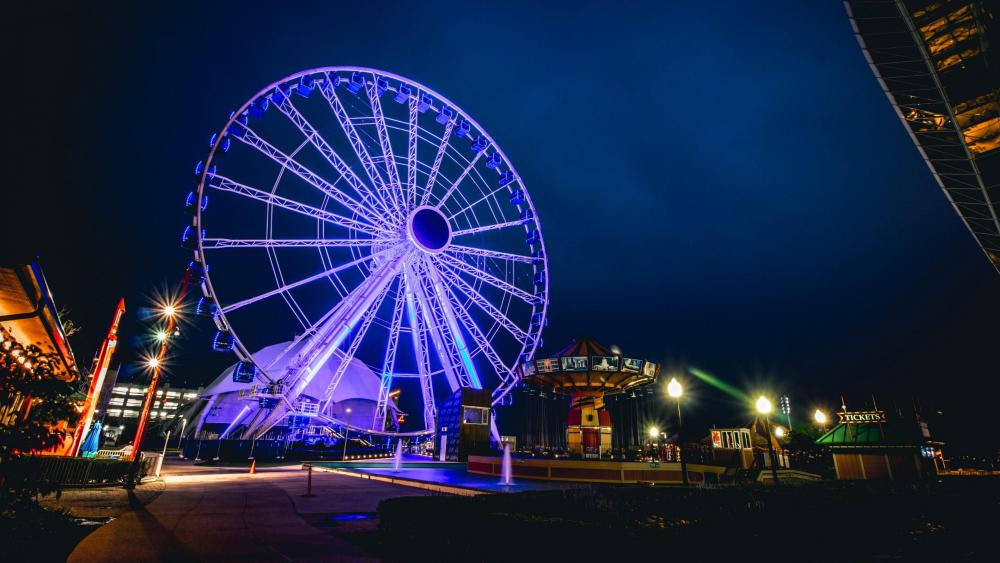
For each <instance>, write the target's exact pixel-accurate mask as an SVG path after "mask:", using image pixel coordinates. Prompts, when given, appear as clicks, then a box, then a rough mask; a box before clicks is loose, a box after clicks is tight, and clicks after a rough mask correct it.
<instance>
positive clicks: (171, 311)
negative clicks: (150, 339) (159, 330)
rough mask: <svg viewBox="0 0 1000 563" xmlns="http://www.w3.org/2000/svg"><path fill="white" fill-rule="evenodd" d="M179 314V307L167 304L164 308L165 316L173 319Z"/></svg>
mask: <svg viewBox="0 0 1000 563" xmlns="http://www.w3.org/2000/svg"><path fill="white" fill-rule="evenodd" d="M176 314H177V306H176V305H173V304H167V305H164V306H163V316H164V317H172V316H174V315H176Z"/></svg>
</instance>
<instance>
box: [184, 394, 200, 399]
mask: <svg viewBox="0 0 1000 563" xmlns="http://www.w3.org/2000/svg"><path fill="white" fill-rule="evenodd" d="M197 397H198V394H197V393H184V398H185V399H195V398H197Z"/></svg>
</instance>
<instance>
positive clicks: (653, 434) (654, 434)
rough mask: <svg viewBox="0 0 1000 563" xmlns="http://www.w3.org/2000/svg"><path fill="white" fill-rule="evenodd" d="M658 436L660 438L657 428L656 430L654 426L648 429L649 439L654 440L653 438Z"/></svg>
mask: <svg viewBox="0 0 1000 563" xmlns="http://www.w3.org/2000/svg"><path fill="white" fill-rule="evenodd" d="M659 436H660V429H659V428H657V427H655V426H654V427H652V428H650V429H649V437H650V438H654V439H655V438H658V437H659Z"/></svg>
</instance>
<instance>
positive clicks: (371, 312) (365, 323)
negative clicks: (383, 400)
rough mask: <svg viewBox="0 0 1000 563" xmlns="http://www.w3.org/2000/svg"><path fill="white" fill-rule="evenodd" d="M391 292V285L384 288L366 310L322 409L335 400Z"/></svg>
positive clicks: (342, 359)
mask: <svg viewBox="0 0 1000 563" xmlns="http://www.w3.org/2000/svg"><path fill="white" fill-rule="evenodd" d="M388 294H389V285H386V286H385V287H384V288H382V292H381V293H380V294H379V296H378V298H376V299H375V302H374V303H373V305H372V306H371V307H369V308H368V310H367V311H365V314H364V316H363V317H362V319H361V326H360V328H359V329H358V332H357V334H355V335H354V338H353V339H352V340H351V343H350V345H348V347H347V350H346V351H345V352H344V353H343V354H342V355H341V357H340V360H341V362H340V364H339V365H337V370H336V371H335V372H334V373H333V377H332V378H331V379H330V383H329V384H328V385H327V387H326V390H325V391H324V392H323V399H322V401H321V402H322V403H323V405H322V409H321V412H322V411H325V410H326V409H327V408H329V406H330V403H331V402H332V401H333V393H334V391H336V390H337V386H338V385H340V380H341V379H343V377H344V373H346V372H347V368H348V366H349V365H350V363H351V361H352V360H353V359H354V356H355V354H357V352H358V348H359V347H360V346H361V342H362V341H364V339H365V335H366V334H368V328H369V327H370V326H371V325H372V321H374V320H375V317H376V315H377V313H378V310H379V308H381V307H382V302H383V301H385V296H386V295H388Z"/></svg>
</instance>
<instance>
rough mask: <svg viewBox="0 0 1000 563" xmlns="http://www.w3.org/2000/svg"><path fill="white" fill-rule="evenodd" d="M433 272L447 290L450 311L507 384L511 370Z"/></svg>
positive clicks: (450, 290) (445, 296) (433, 273)
mask: <svg viewBox="0 0 1000 563" xmlns="http://www.w3.org/2000/svg"><path fill="white" fill-rule="evenodd" d="M431 272H432V273H431V275H432V276H433V277H435V278H436V281H437V284H438V285H439V286H440V287H445V288H446V290H445V293H446V295H444V298H445V299H447V301H448V303H449V306H450V309H451V310H452V312H453V313H454V314H455V316H456V317H457V318H458V320H459V321H461V323H462V325H463V326H465V330H466V332H468V333H469V335H470V336H472V339H473V340H475V341H476V345H477V346H479V349H480V350H482V351H483V354H485V355H486V359H487V360H489V362H490V364H492V365H493V369H494V370H496V372H497V375H499V376H500V377H501V379H502V380H503V381H504V382H506V381H507V380H508V379H509V378H510V377H513V374H511V372H510V369H509V368H508V367H507V366H506V365H504V363H503V360H501V359H500V355H499V354H497V352H496V350H494V349H493V345H492V344H490V342H489V339H488V338H486V335H485V334H483V331H482V329H480V328H479V326H478V325H477V324H476V322H475V320H473V319H472V317H471V316H470V315H469V312H468V311H466V310H465V308H464V307H462V304H461V303H459V301H458V298H457V296H456V295H455V293H454V291H453V290H452V288H451V287H448V286H447V285H446V284H445V283H444V282H443V281H442V280H441V278H440V276H439V275H438V274H437V272H435V271H433V270H432V271H431Z"/></svg>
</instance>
